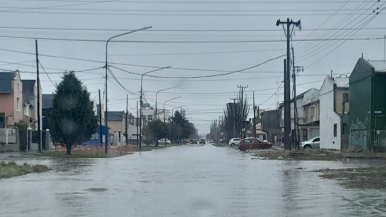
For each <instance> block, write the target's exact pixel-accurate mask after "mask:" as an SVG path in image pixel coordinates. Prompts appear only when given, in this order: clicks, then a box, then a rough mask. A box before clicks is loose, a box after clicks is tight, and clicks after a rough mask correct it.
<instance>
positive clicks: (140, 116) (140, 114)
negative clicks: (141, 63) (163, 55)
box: [139, 66, 171, 150]
mask: <svg viewBox="0 0 386 217" xmlns="http://www.w3.org/2000/svg"><path fill="white" fill-rule="evenodd" d="M170 67H171V66H167V67H163V68H159V69H155V70H151V71H148V72H145V73H143V74H142V76H141V95H140V96H139V150H141V144H142V104H143V101H142V81H143V76H145V75H147V74H149V73H151V72H156V71H159V70H162V69H168V68H170Z"/></svg>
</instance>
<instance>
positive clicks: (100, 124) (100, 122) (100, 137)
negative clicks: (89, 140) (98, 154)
mask: <svg viewBox="0 0 386 217" xmlns="http://www.w3.org/2000/svg"><path fill="white" fill-rule="evenodd" d="M98 94H99V111H98V116H99V141H100V143H101V147H102V144H103V139H102V138H103V133H102V124H103V123H102V104H101V90H100V89H98Z"/></svg>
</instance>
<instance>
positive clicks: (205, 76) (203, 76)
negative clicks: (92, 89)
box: [111, 55, 285, 79]
mask: <svg viewBox="0 0 386 217" xmlns="http://www.w3.org/2000/svg"><path fill="white" fill-rule="evenodd" d="M283 56H285V55H280V56H278V57H274V58H271V59H269V60H266V61H264V62H262V63H259V64H257V65H254V66H251V67H248V68H244V69H240V70H237V71H231V72H227V73H222V74H214V75H201V76H189V77H178V76H170V77H166V76H156V75H146V76H147V77H153V78H180V79H194V78H211V77H218V76H226V75H230V74H234V73H238V72H242V71H246V70H249V69H253V68H256V67H259V66H261V65H263V64H266V63H268V62H270V61H273V60H276V59H279V58H281V57H283ZM111 67H112V68H116V69H118V70H121V71H124V72H127V73H130V74H135V75H141V74H140V73H134V72H129V71H127V70H123V69H120V68H117V67H114V66H111Z"/></svg>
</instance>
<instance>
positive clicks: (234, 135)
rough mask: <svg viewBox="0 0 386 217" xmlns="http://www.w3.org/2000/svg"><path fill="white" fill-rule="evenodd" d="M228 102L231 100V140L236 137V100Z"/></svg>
mask: <svg viewBox="0 0 386 217" xmlns="http://www.w3.org/2000/svg"><path fill="white" fill-rule="evenodd" d="M229 99H230V100H233V109H232V110H233V138H235V137H236V114H237V113H236V100H237V98H229Z"/></svg>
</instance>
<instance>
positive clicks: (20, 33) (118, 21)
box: [0, 0, 386, 135]
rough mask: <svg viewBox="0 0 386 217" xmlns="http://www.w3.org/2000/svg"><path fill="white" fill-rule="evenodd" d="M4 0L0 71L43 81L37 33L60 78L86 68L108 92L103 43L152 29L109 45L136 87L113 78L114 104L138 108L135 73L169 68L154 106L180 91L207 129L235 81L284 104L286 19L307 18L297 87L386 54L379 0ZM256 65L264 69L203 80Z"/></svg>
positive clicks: (148, 94)
mask: <svg viewBox="0 0 386 217" xmlns="http://www.w3.org/2000/svg"><path fill="white" fill-rule="evenodd" d="M0 4H1V11H0V13H1V14H0V16H1V21H2V22H1V24H0V53H1V57H2V58H1V59H0V68H1V69H3V70H16V69H18V70H20V71H22V72H23V73H22V75H21V76H22V79H33V78H36V74H34V73H35V72H36V60H35V56H34V53H35V41H34V40H35V39H38V43H39V54H40V57H39V59H40V62H41V64H42V66H43V67H44V69H45V71H46V72H47V73H48V74H49V77H50V78H51V80H52V81H53V82H54V83H56V82H57V83H59V82H60V80H61V73H63V72H64V71H71V70H74V71H80V72H77V73H76V74H77V76H78V77H79V78H80V79H81V80H82V81H83V82H84V84H85V85H86V86H87V88H88V90H89V91H90V92H91V98H92V100H97V99H98V98H97V93H98V89H101V91H103V90H104V69H103V68H101V67H103V66H104V62H105V44H106V43H105V41H106V40H107V39H108V38H109V37H111V36H114V35H117V34H120V33H124V32H125V31H130V30H134V29H140V28H143V27H147V26H152V28H151V29H150V30H145V31H141V32H136V33H133V34H130V35H126V36H122V37H119V38H117V39H114V40H115V42H114V40H113V42H111V43H110V44H109V47H108V57H109V58H108V59H109V60H108V61H109V65H110V66H111V70H112V72H113V73H114V75H115V77H116V78H117V80H118V81H119V82H120V83H121V84H122V85H123V86H124V88H125V89H126V90H127V91H129V92H130V93H129V92H127V91H126V90H125V89H123V88H122V87H120V86H119V85H118V84H117V82H116V81H115V80H114V79H113V78H112V77H109V82H108V97H109V110H114V111H119V110H125V103H126V94H129V105H130V107H129V111H130V112H132V113H136V103H137V101H138V100H139V94H138V92H139V90H140V76H139V75H136V74H135V73H137V74H142V73H144V72H147V71H150V70H154V69H156V68H157V67H167V66H171V68H170V69H164V70H160V71H157V72H154V73H150V74H149V75H154V76H159V77H158V78H154V77H145V78H144V80H143V89H144V91H145V98H146V100H147V102H149V103H150V104H151V105H154V104H155V95H156V94H155V92H156V91H158V90H161V89H164V88H169V87H175V88H173V89H170V90H167V91H164V92H161V93H159V94H158V104H159V106H160V107H162V104H163V103H164V102H165V101H166V100H169V99H171V98H174V97H178V96H180V98H178V99H176V100H172V101H170V102H168V103H166V108H167V109H172V108H174V107H177V106H183V105H185V107H184V108H185V109H186V113H187V114H188V115H187V116H188V118H189V120H190V121H191V122H193V123H194V124H195V126H196V128H198V130H199V134H201V135H205V134H206V133H208V131H209V126H210V123H211V122H212V121H213V120H214V119H218V118H219V116H222V115H223V109H224V108H225V104H226V103H228V102H231V100H230V98H232V97H236V96H237V92H238V91H239V89H238V88H237V85H242V86H248V88H246V89H245V90H246V96H247V97H248V100H249V103H250V104H252V91H255V101H256V105H259V106H260V108H263V109H274V108H276V104H277V102H278V101H280V102H281V101H283V94H282V92H283V89H282V86H281V88H279V93H280V95H279V96H280V97H279V98H278V97H277V96H276V95H275V94H274V93H275V92H276V90H277V88H278V87H279V85H280V83H281V81H282V80H283V60H284V58H285V57H280V56H282V55H284V54H286V41H285V40H286V39H285V34H284V31H283V27H282V26H276V21H277V20H278V19H281V20H282V21H285V20H286V19H287V18H290V19H293V20H294V21H298V20H301V24H302V25H301V26H302V29H301V30H299V29H298V28H295V29H294V34H293V37H292V39H293V42H292V45H293V46H294V51H295V65H296V66H304V72H300V73H298V79H297V84H298V86H297V93H301V92H303V91H306V90H308V89H309V88H318V89H319V88H320V86H321V84H322V81H323V79H324V77H325V76H326V75H329V74H330V73H331V70H333V74H334V75H335V76H339V75H340V74H342V75H344V76H345V75H347V74H349V73H351V71H352V69H353V67H354V65H355V63H356V61H357V60H358V58H360V57H361V55H362V53H363V55H364V58H365V59H371V60H382V59H383V58H384V39H383V38H384V35H386V25H385V22H384V21H385V16H384V15H385V13H386V11H383V10H384V9H385V6H386V4H385V1H380V2H378V0H367V1H366V0H334V1H332V0H330V1H325V0H245V1H244V0H243V1H238V0H202V1H201V0H184V1H176V0H137V1H135V0H120V1H119V0H116V1H115V0H110V1H108V0H0ZM377 8H378V9H377ZM373 11H375V12H373ZM377 12H378V13H379V14H378V15H376V13H377ZM382 21H383V22H382ZM192 30H194V31H192ZM261 63H265V64H262V65H259V64H261ZM257 65H259V66H257ZM252 66H257V67H255V68H252V69H248V70H246V71H242V72H235V73H230V74H228V75H222V76H214V77H201V76H208V75H210V76H213V75H220V74H225V73H228V72H232V71H237V70H241V69H245V68H249V67H252ZM96 68H99V69H96ZM89 69H93V70H89ZM82 70H89V71H83V72H82ZM40 71H41V81H42V88H43V93H52V92H53V91H54V90H55V87H54V85H53V83H52V82H51V81H50V80H49V78H48V77H47V75H46V74H45V73H44V71H43V69H42V68H41V69H40ZM133 73H134V74H133ZM168 77H169V78H168ZM170 77H173V78H170ZM176 77H181V78H176ZM183 77H189V78H188V79H186V78H185V79H183ZM192 77H198V78H192ZM133 93H134V94H133ZM103 98H104V96H103ZM251 114H252V113H251Z"/></svg>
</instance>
